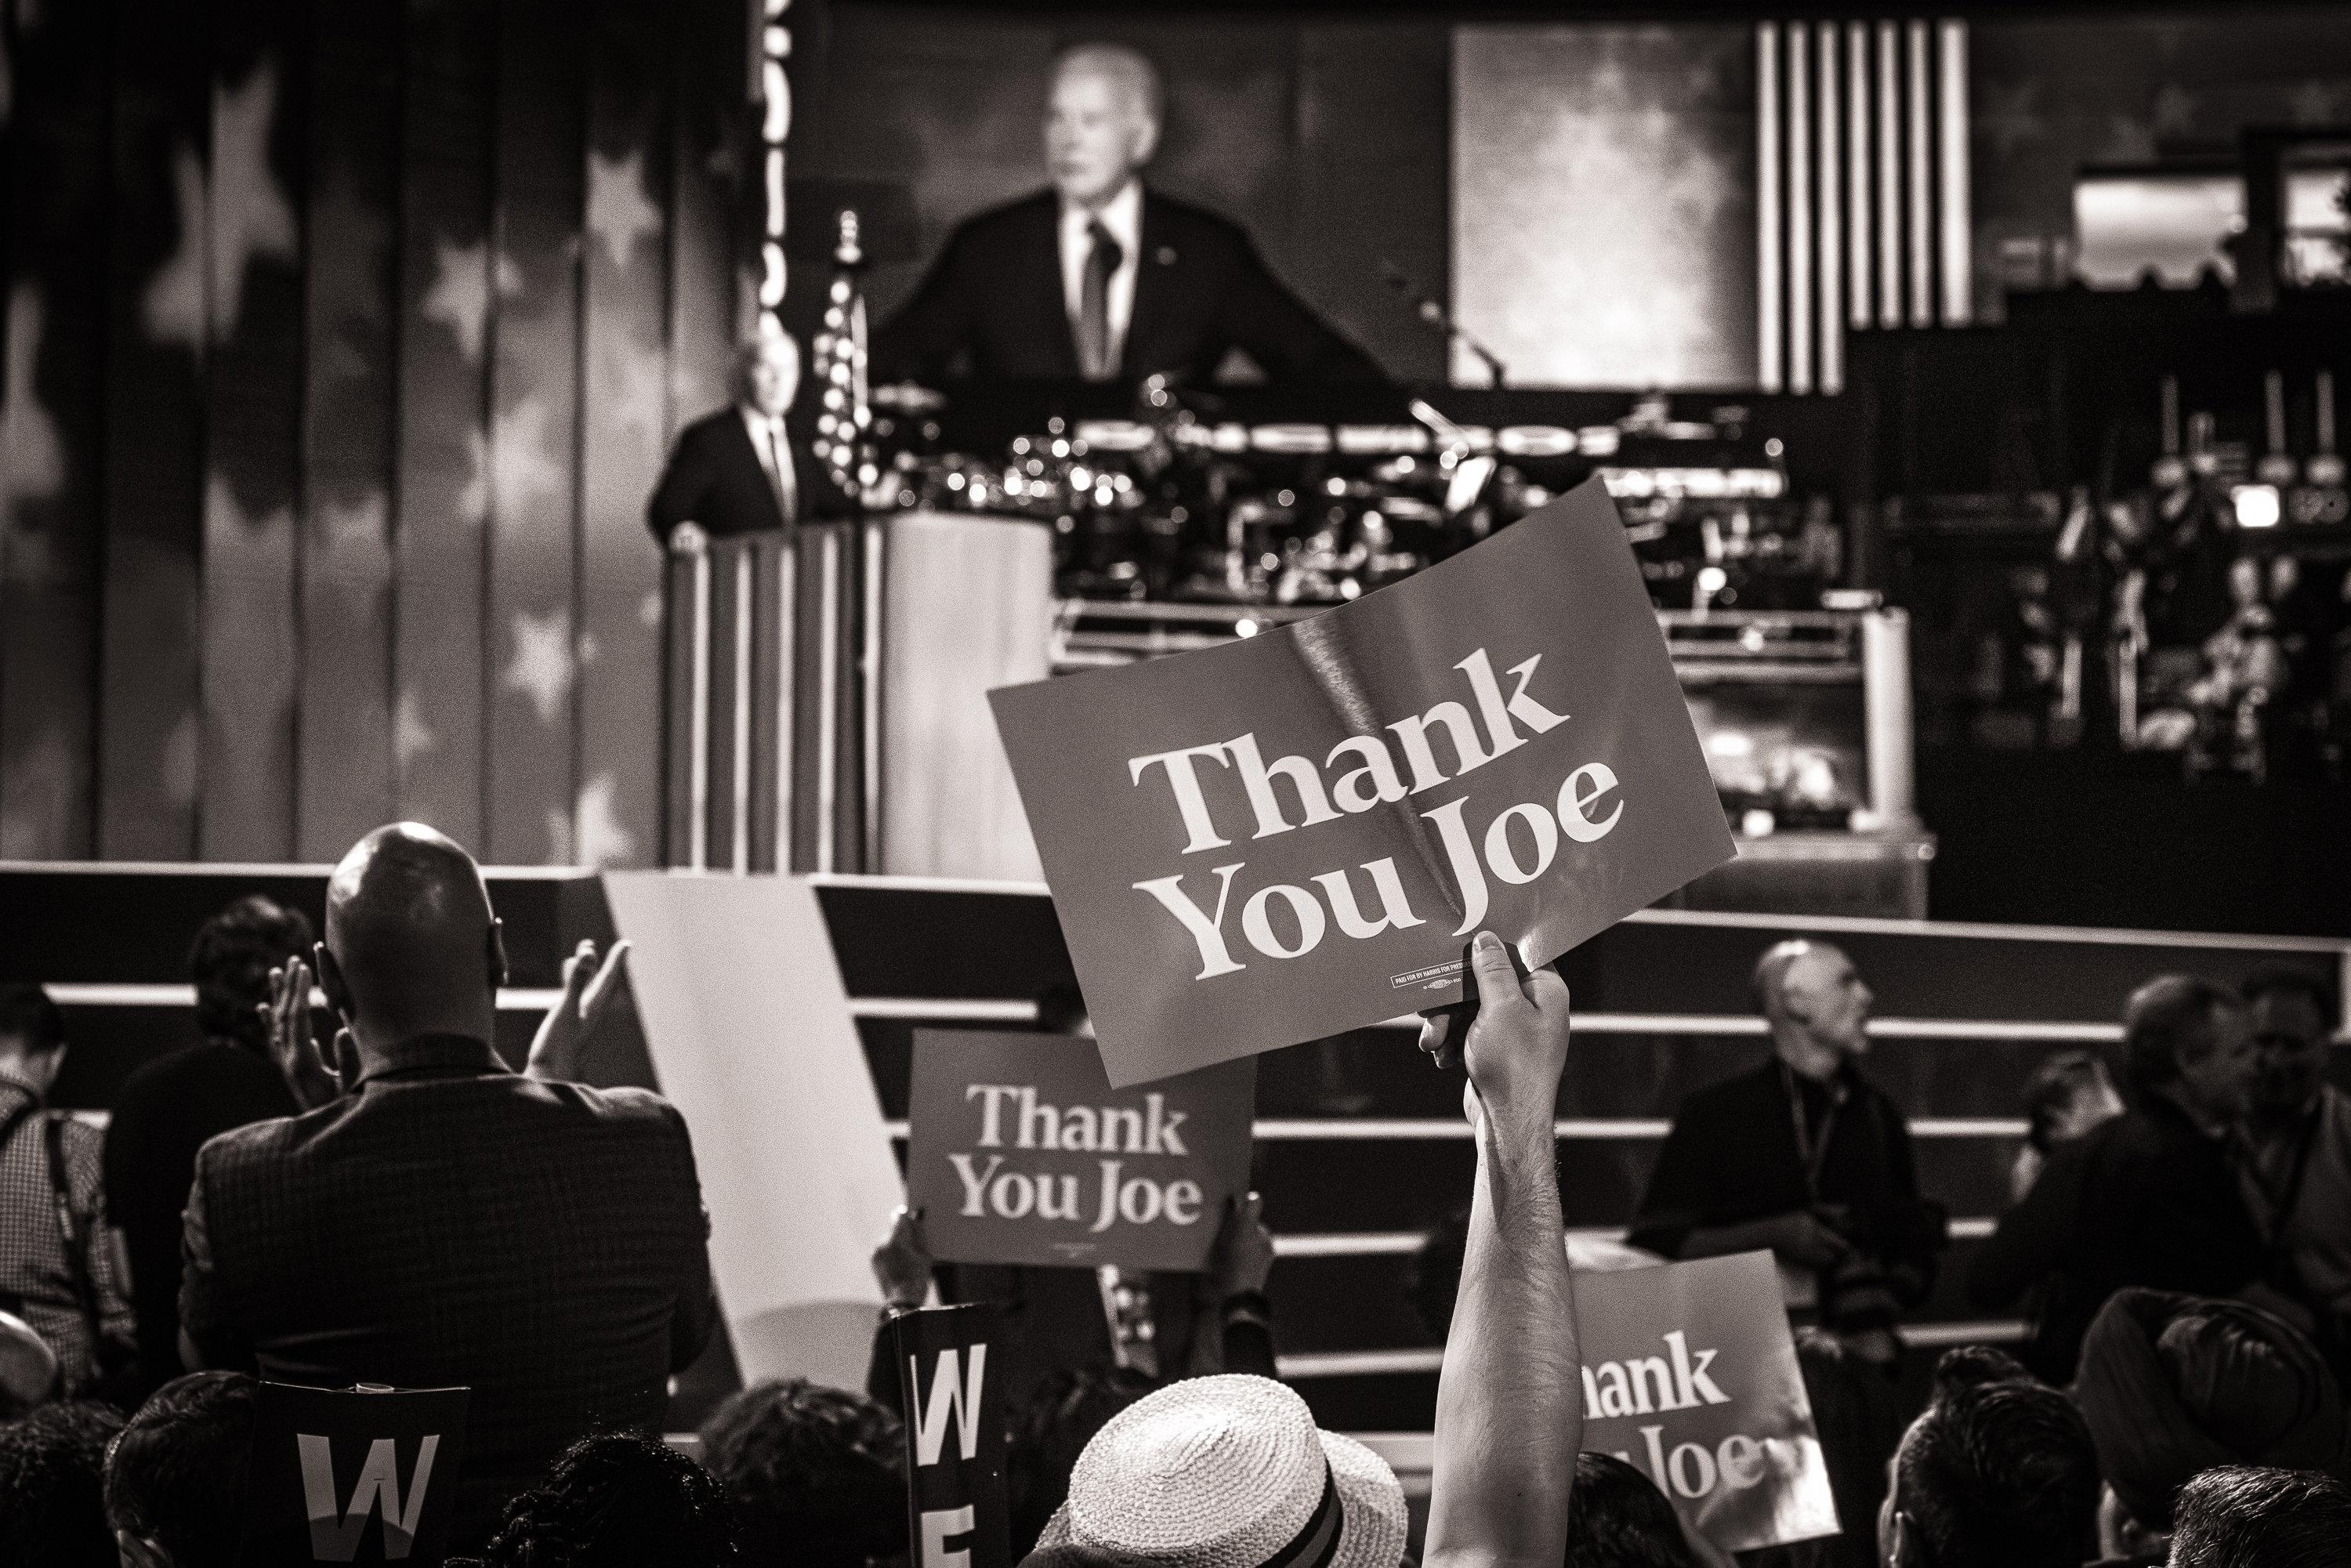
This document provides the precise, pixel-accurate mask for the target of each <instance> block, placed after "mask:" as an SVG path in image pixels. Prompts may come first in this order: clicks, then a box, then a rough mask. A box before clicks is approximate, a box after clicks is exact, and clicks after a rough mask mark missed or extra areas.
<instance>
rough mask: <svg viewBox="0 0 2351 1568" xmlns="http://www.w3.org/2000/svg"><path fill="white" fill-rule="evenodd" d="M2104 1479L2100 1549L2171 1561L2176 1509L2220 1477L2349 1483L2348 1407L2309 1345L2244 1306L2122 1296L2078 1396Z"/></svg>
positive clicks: (2088, 1346) (2092, 1336) (2098, 1331)
mask: <svg viewBox="0 0 2351 1568" xmlns="http://www.w3.org/2000/svg"><path fill="white" fill-rule="evenodd" d="M2074 1397H2075V1398H2076V1399H2077V1400H2078V1401H2079V1402H2080V1404H2081V1406H2082V1414H2083V1416H2085V1417H2086V1418H2087V1420H2088V1422H2089V1425H2090V1434H2091V1436H2092V1437H2094V1438H2095V1439H2096V1441H2097V1445H2098V1469H2099V1471H2100V1473H2101V1474H2103V1475H2104V1476H2105V1481H2106V1494H2107V1495H2106V1497H2105V1500H2104V1502H2103V1504H2102V1506H2101V1508H2100V1513H2099V1532H2100V1536H2101V1541H2100V1546H2101V1548H2102V1549H2103V1551H2104V1552H2105V1555H2106V1556H2107V1557H2108V1558H2122V1559H2126V1560H2134V1561H2136V1560H2140V1559H2146V1560H2148V1561H2153V1562H2158V1563H2160V1562H2162V1561H2163V1556H2162V1552H2163V1537H2164V1535H2165V1534H2166V1533H2167V1532H2168V1531H2170V1529H2171V1527H2172V1518H2173V1515H2172V1508H2173V1502H2174V1500H2175V1499H2177V1498H2178V1497H2179V1489H2180V1488H2181V1487H2183V1486H2185V1485H2186V1484H2187V1483H2188V1481H2189V1478H2190V1477H2193V1476H2196V1475H2199V1474H2200V1473H2201V1472H2203V1471H2205V1470H2208V1469H2212V1468H2213V1467H2215V1466H2218V1465H2273V1466H2278V1467H2282V1468H2284V1469H2317V1470H2325V1471H2326V1472H2327V1473H2329V1474H2331V1475H2338V1476H2339V1475H2340V1474H2341V1473H2342V1469H2343V1465H2344V1456H2345V1448H2344V1445H2345V1439H2346V1435H2351V1429H2346V1424H2345V1415H2344V1406H2343V1396H2342V1392H2341V1390H2340V1389H2338V1388H2337V1387H2336V1386H2335V1375H2334V1374H2333V1373H2332V1372H2330V1371H2328V1370H2327V1366H2326V1363H2325V1360H2324V1359H2323V1358H2322V1357H2321V1356H2320V1355H2319V1354H2318V1351H2317V1349H2316V1348H2315V1347H2314V1346H2313V1345H2312V1344H2311V1343H2310V1341H2309V1340H2308V1339H2307V1338H2305V1337H2304V1335H2303V1334H2302V1333H2300V1332H2299V1331H2297V1330H2296V1329H2295V1328H2294V1326H2293V1325H2292V1324H2291V1323H2288V1322H2285V1321H2283V1319H2281V1318H2278V1317H2275V1316H2273V1314H2271V1313H2269V1312H2262V1310H2261V1309H2260V1308H2258V1307H2251V1306H2247V1305H2245V1304H2244V1303H2242V1302H2241V1301H2208V1300H2203V1299H2199V1298H2198V1297H2194V1296H2181V1295H2174V1294H2171V1293H2169V1292H2167V1291H2141V1290H2126V1291H2116V1293H2115V1295H2114V1297H2113V1299H2111V1300H2110V1301H2107V1302H2106V1304H2105V1309H2104V1310H2103V1311H2101V1312H2099V1313H2098V1316H2097V1320H2096V1321H2095V1322H2093V1323H2092V1324H2091V1325H2090V1332H2089V1334H2088V1336H2087V1337H2086V1338H2085V1340H2084V1341H2083V1344H2082V1368H2081V1376H2080V1378H2079V1380H2078V1381H2077V1382H2076V1383H2075V1385H2074Z"/></svg>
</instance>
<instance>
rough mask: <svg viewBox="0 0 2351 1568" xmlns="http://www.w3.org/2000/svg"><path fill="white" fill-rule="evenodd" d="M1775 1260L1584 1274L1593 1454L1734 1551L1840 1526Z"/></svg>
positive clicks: (1582, 1326) (1757, 1255)
mask: <svg viewBox="0 0 2351 1568" xmlns="http://www.w3.org/2000/svg"><path fill="white" fill-rule="evenodd" d="M1780 1301H1781V1298H1780V1284H1779V1276H1778V1274H1777V1272H1776V1271H1775V1270H1773V1268H1772V1265H1771V1254H1770V1253H1768V1252H1742V1253H1740V1254H1738V1255H1737V1256H1735V1257H1729V1258H1708V1259H1704V1260H1700V1261H1698V1262H1692V1263H1667V1264H1661V1265H1659V1266H1657V1267H1656V1268H1652V1269H1627V1270H1621V1271H1618V1272H1613V1273H1600V1274H1579V1275H1577V1276H1576V1280H1575V1334H1576V1344H1577V1349H1578V1351H1579V1352H1580V1353H1581V1354H1582V1356H1583V1446H1584V1448H1586V1449H1588V1450H1591V1451H1593V1452H1596V1453H1604V1454H1614V1455H1615V1456H1616V1457H1617V1458H1620V1459H1623V1460H1624V1461H1625V1463H1627V1464H1629V1465H1632V1466H1634V1467H1635V1468H1636V1469H1639V1470H1641V1471H1642V1472H1643V1473H1644V1474H1646V1476H1648V1478H1649V1479H1651V1480H1653V1481H1655V1482H1656V1485H1657V1490H1659V1491H1661V1492H1663V1493H1665V1494H1666V1496H1667V1499H1668V1500H1671V1501H1672V1503H1673V1505H1674V1506H1675V1507H1676V1508H1677V1509H1678V1510H1680V1511H1681V1512H1682V1514H1683V1515H1684V1517H1685V1518H1687V1520H1688V1521H1689V1522H1690V1524H1691V1525H1692V1526H1694V1527H1695V1528H1696V1529H1697V1530H1698V1531H1699V1533H1701V1534H1703V1535H1704V1536H1706V1537H1707V1539H1708V1540H1709V1541H1711V1542H1714V1543H1715V1544H1716V1545H1717V1546H1719V1547H1721V1548H1722V1549H1723V1550H1724V1551H1726V1552H1745V1551H1748V1550H1750V1548H1753V1547H1758V1546H1772V1545H1780V1544H1784V1543H1786V1542H1792V1541H1809V1540H1811V1539H1813V1538H1814V1537H1816V1536H1822V1535H1834V1534H1835V1533H1836V1531H1837V1514H1836V1501H1835V1500H1834V1498H1833V1497H1832V1496H1831V1495H1830V1492H1829V1478H1828V1467H1827V1464H1826V1462H1825V1460H1824V1459H1823V1458H1822V1455H1821V1443H1820V1436H1819V1433H1818V1432H1817V1431H1816V1430H1815V1429H1814V1427H1813V1407H1812V1402H1811V1400H1810V1399H1808V1398H1807V1397H1806V1396H1805V1394H1804V1379H1803V1373H1802V1369H1801V1368H1800V1367H1799V1366H1798V1365H1797V1363H1796V1347H1795V1342H1794V1341H1793V1340H1792V1339H1791V1338H1790V1337H1789V1333H1788V1319H1787V1314H1786V1312H1784V1311H1783V1310H1782V1306H1781V1304H1780Z"/></svg>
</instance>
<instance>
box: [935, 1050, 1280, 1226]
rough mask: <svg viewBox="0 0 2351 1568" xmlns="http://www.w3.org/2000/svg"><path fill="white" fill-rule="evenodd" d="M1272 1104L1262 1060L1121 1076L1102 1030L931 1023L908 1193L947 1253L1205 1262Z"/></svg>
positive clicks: (1244, 1182) (1243, 1183) (1244, 1184)
mask: <svg viewBox="0 0 2351 1568" xmlns="http://www.w3.org/2000/svg"><path fill="white" fill-rule="evenodd" d="M1256 1103H1257V1063H1256V1062H1254V1061H1235V1062H1228V1063H1225V1064H1222V1065H1220V1066H1217V1067H1212V1068H1207V1069H1204V1070H1202V1071H1197V1072H1189V1073H1185V1074H1183V1075H1182V1076H1180V1077H1176V1078H1170V1079H1165V1080H1163V1081H1160V1082H1153V1083H1147V1084H1142V1085H1139V1086H1136V1087H1134V1088H1131V1089H1113V1088H1112V1087H1111V1084H1110V1081H1109V1079H1108V1078H1106V1077H1105V1076H1104V1075H1103V1072H1102V1058H1101V1056H1100V1054H1099V1053H1098V1052H1097V1051H1095V1050H1094V1046H1093V1042H1092V1040H1082V1039H1079V1038H1076V1037H1074V1036H1069V1035H1050V1034H1020V1033H1011V1032H1007V1031H1001V1030H915V1031H914V1082H913V1087H912V1090H911V1092H909V1094H908V1096H907V1114H906V1124H907V1129H906V1191H907V1201H908V1202H910V1203H912V1204H913V1205H914V1206H915V1207H918V1208H920V1209H921V1210H922V1211H923V1234H924V1239H925V1242H926V1243H927V1244H928V1246H929V1248H930V1251H931V1255H932V1256H933V1257H934V1258H938V1259H941V1260H946V1261H950V1262H956V1263H1027V1264H1036V1265H1044V1266H1061V1267H1081V1268H1092V1267H1094V1266H1096V1265H1098V1264H1103V1263H1114V1264H1116V1265H1118V1266H1119V1267H1121V1268H1125V1269H1170V1270H1199V1269H1204V1268H1206V1267H1207V1260H1208V1249H1210V1247H1212V1246H1213V1245H1214V1244H1215V1241H1216V1238H1217V1226H1218V1224H1219V1223H1220V1222H1221V1221H1222V1219H1223V1218H1224V1208H1225V1200H1226V1199H1227V1198H1228V1197H1232V1196H1234V1195H1235V1194H1237V1193H1240V1192H1244V1191H1246V1190H1247V1189H1248V1185H1249V1135H1250V1119H1251V1117H1252V1116H1253V1115H1254V1114H1255V1112H1256Z"/></svg>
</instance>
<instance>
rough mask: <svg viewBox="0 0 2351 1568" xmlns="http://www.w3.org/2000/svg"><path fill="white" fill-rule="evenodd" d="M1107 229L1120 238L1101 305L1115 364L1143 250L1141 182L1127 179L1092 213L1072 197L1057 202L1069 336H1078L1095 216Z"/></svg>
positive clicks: (1122, 355) (1121, 356)
mask: <svg viewBox="0 0 2351 1568" xmlns="http://www.w3.org/2000/svg"><path fill="white" fill-rule="evenodd" d="M1097 218H1099V219H1101V220H1102V227H1103V228H1105V229H1107V230H1109V231H1110V237H1111V238H1113V239H1114V240H1116V241H1117V242H1118V248H1119V252H1120V255H1119V258H1118V270H1117V271H1116V272H1113V273H1112V274H1111V275H1110V288H1109V291H1108V292H1107V294H1106V295H1105V296H1104V298H1103V300H1102V304H1103V306H1104V308H1105V313H1106V314H1107V315H1108V317H1109V326H1110V343H1109V350H1110V362H1111V364H1112V365H1113V366H1116V365H1117V364H1118V363H1119V362H1120V361H1122V360H1123V359H1124V358H1125V355H1126V329H1127V325H1128V323H1129V322H1131V321H1133V320H1134V278H1135V274H1136V272H1137V271H1138V270H1139V268H1138V267H1137V265H1136V262H1137V258H1138V255H1139V253H1140V252H1141V251H1142V249H1143V182H1142V181H1140V180H1136V179H1129V180H1128V181H1127V183H1125V184H1124V185H1123V186H1122V187H1120V189H1119V193H1118V194H1117V195H1115V196H1113V197H1112V198H1111V199H1110V200H1109V201H1107V202H1105V203H1103V204H1102V211H1101V212H1099V213H1095V212H1090V211H1088V210H1087V209H1086V208H1084V207H1081V206H1079V205H1077V204H1075V203H1073V202H1063V203H1062V204H1061V302H1062V304H1063V305H1064V306H1066V307H1067V308H1068V309H1069V312H1070V335H1071V337H1072V338H1075V337H1076V336H1077V335H1078V316H1079V312H1080V310H1081V300H1082V298H1083V297H1084V292H1085V287H1086V258H1087V257H1088V256H1092V254H1093V249H1094V242H1093V236H1092V234H1091V233H1090V232H1089V231H1090V230H1091V229H1092V226H1093V224H1094V220H1095V219H1097Z"/></svg>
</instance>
